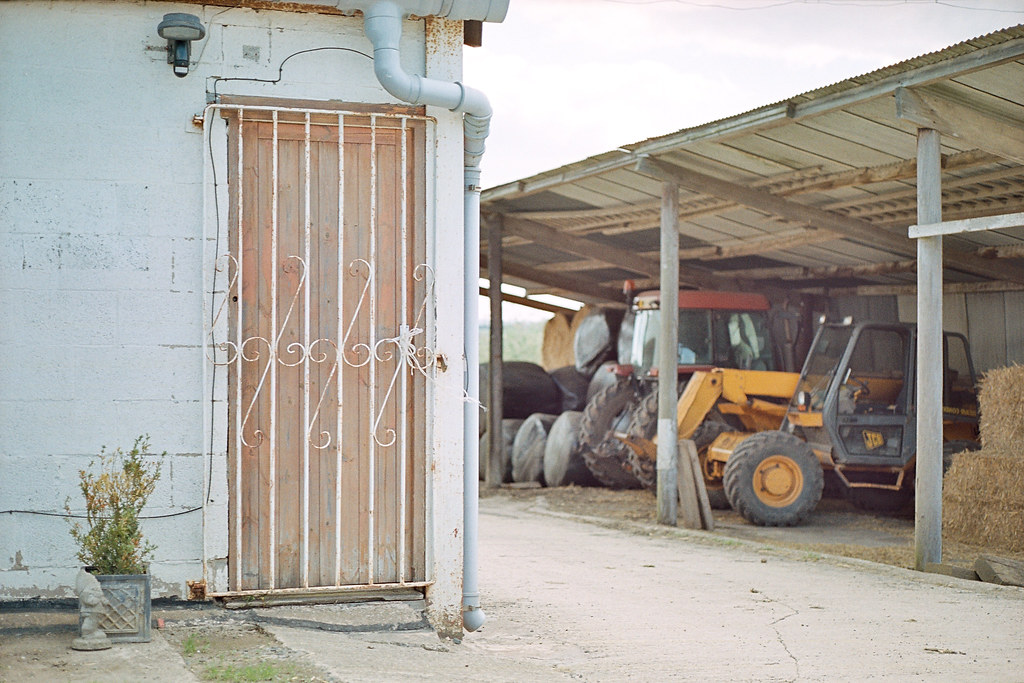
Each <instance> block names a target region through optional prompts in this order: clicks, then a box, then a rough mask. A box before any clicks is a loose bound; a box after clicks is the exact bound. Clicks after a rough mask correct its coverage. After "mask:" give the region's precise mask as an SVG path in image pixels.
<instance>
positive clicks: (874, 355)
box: [620, 321, 978, 526]
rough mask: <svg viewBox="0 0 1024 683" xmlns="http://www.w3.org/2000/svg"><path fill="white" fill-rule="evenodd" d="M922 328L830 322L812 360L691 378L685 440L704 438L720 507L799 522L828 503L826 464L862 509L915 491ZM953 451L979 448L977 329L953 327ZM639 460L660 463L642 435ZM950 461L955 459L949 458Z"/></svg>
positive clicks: (768, 520)
mask: <svg viewBox="0 0 1024 683" xmlns="http://www.w3.org/2000/svg"><path fill="white" fill-rule="evenodd" d="M916 349H917V328H916V326H914V325H910V324H906V323H879V322H865V323H860V324H857V325H853V324H852V323H851V322H850V321H844V322H843V323H823V324H822V325H821V327H820V328H819V329H818V332H817V334H816V335H815V338H814V342H813V343H812V346H811V350H810V352H809V353H808V356H807V360H806V361H805V363H804V367H803V371H802V372H801V373H800V374H799V375H797V374H795V373H785V372H764V371H755V370H732V369H713V370H709V371H703V372H696V373H694V375H693V377H691V378H690V380H689V382H688V383H687V385H686V388H685V389H684V391H683V394H682V396H681V397H680V398H679V403H678V406H677V420H678V432H679V438H680V439H693V441H694V443H695V444H696V445H697V449H698V454H699V457H700V463H701V468H702V470H703V474H704V481H705V484H706V486H707V489H708V497H709V499H710V500H711V503H712V506H714V507H724V506H725V505H726V504H728V505H730V506H732V508H733V509H734V510H736V511H737V512H739V513H740V514H741V515H743V517H744V518H746V519H747V520H748V521H750V522H752V523H754V524H758V525H762V526H790V525H793V524H797V523H799V522H800V521H801V520H802V519H803V518H804V517H806V516H807V515H808V514H809V513H810V512H811V511H812V510H813V509H814V508H815V506H816V505H817V504H818V501H819V500H820V499H821V494H822V490H823V487H824V476H823V469H824V470H827V471H831V472H834V473H835V475H836V477H837V478H838V480H839V482H840V483H841V485H842V486H843V487H844V489H845V491H846V493H847V495H848V497H849V498H850V499H851V501H852V502H853V503H854V504H855V505H857V506H859V507H862V508H867V509H875V510H886V509H890V510H891V509H895V508H898V507H900V506H901V505H902V504H904V503H906V502H907V500H909V498H910V497H911V496H913V480H914V477H913V472H914V465H915V462H916V446H917V443H916V442H917V434H916V430H915V426H916V415H915V406H914V392H913V385H914V383H913V378H914V377H915V367H916V359H917V353H916ZM943 359H944V373H943V379H944V382H943V386H944V389H943V401H942V403H943V415H944V418H943V438H944V440H945V442H946V443H945V445H944V457H945V458H946V459H951V458H952V455H953V454H954V453H958V452H961V451H964V450H972V449H976V448H977V435H978V407H977V397H976V392H975V386H976V380H975V374H974V366H973V363H972V362H971V357H970V350H969V347H968V345H967V339H966V338H965V337H964V336H963V335H960V334H954V333H949V332H947V333H944V335H943ZM620 438H621V439H622V440H623V441H625V442H626V443H627V445H629V446H630V449H631V454H630V457H631V466H632V467H634V468H653V467H654V462H655V459H656V453H657V447H656V445H655V444H654V443H653V442H652V441H650V440H646V439H643V438H639V437H638V436H637V435H629V434H623V435H620ZM946 465H947V466H948V462H947V463H946Z"/></svg>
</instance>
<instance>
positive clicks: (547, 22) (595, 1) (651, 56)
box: [465, 0, 1024, 187]
mask: <svg viewBox="0 0 1024 683" xmlns="http://www.w3.org/2000/svg"><path fill="white" fill-rule="evenodd" d="M1020 23H1024V0H941V1H940V2H937V1H935V0H906V1H904V0H898V1H893V0H818V1H816V0H807V1H804V0H789V1H787V0H653V1H651V0H511V3H510V7H509V11H508V17H507V18H506V19H505V21H504V22H503V23H501V24H486V25H485V26H484V46H483V47H481V48H467V49H466V51H465V82H466V83H467V85H470V86H473V87H476V88H479V89H481V90H483V91H484V92H485V93H486V94H487V96H488V97H489V98H490V100H491V103H492V105H493V106H494V112H495V113H494V119H493V123H492V129H491V137H490V138H489V139H488V141H487V154H486V155H485V156H484V160H483V173H484V177H483V184H484V187H493V186H495V185H500V184H503V183H506V182H509V181H513V180H518V179H520V178H524V177H528V176H530V175H533V174H535V173H539V172H541V171H546V170H549V169H552V168H557V167H558V166H562V165H564V164H568V163H572V162H574V161H578V160H580V159H583V158H586V157H588V156H591V155H594V154H599V153H601V152H607V151H609V150H612V149H614V148H616V147H618V146H620V145H624V144H629V143H633V142H639V141H641V140H644V139H647V138H649V137H654V136H658V135H664V134H666V133H671V132H673V131H676V130H679V129H681V128H687V127H690V126H695V125H699V124H702V123H707V122H710V121H714V120H717V119H720V118H724V117H728V116H733V115H735V114H740V113H743V112H745V111H748V110H750V109H755V108H757V107H760V106H763V105H766V104H771V103H774V102H778V101H780V100H784V99H787V98H789V97H791V96H793V95H797V94H800V93H803V92H806V91H808V90H813V89H815V88H818V87H821V86H825V85H829V84H831V83H834V82H836V81H840V80H843V79H846V78H849V77H851V76H856V75H859V74H863V73H867V72H869V71H873V70H875V69H878V68H881V67H884V66H888V65H891V64H894V63H896V62H899V61H902V60H904V59H908V58H911V57H916V56H918V55H921V54H925V53H928V52H933V51H935V50H940V49H942V48H945V47H948V46H950V45H952V44H954V43H958V42H960V41H962V40H965V39H968V38H973V37H976V36H979V35H983V34H985V33H990V32H992V31H995V30H998V29H1001V28H1006V27H1007V26H1014V25H1017V24H1020Z"/></svg>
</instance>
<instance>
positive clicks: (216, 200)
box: [199, 10, 373, 503]
mask: <svg viewBox="0 0 1024 683" xmlns="http://www.w3.org/2000/svg"><path fill="white" fill-rule="evenodd" d="M226 11H228V10H224V11H223V12H219V13H218V14H215V15H214V17H213V18H216V17H218V16H220V15H221V14H223V13H224V12H226ZM209 40H210V39H209V37H207V39H206V42H204V43H203V48H202V51H201V52H200V53H199V59H202V56H203V51H205V50H206V45H207V43H209ZM327 50H337V51H339V52H354V53H355V54H357V55H361V56H363V57H366V58H367V59H370V60H372V59H373V57H372V56H371V55H368V54H366V53H365V52H360V51H359V50H355V49H353V48H348V47H334V46H329V47H314V48H309V49H307V50H299V51H297V52H293V53H291V54H290V55H288V56H287V57H285V58H284V59H283V60H281V63H280V64H278V66H277V78H245V77H228V78H224V77H221V76H216V77H214V81H213V98H214V101H217V99H218V98H219V97H220V94H219V93H218V92H217V86H218V85H219V84H220V82H221V81H247V82H252V83H271V84H275V83H279V82H281V79H282V78H283V77H284V65H285V64H286V63H287V62H288V60H289V59H291V58H292V57H296V56H298V55H302V54H307V53H310V52H323V51H327ZM224 125H225V126H227V125H228V124H227V121H225V122H224ZM206 143H207V152H208V154H209V156H210V172H211V175H212V177H213V213H214V221H215V222H216V224H217V233H216V236H215V238H214V254H218V255H219V254H220V244H221V220H220V197H219V195H218V193H217V190H218V187H219V183H218V181H217V160H216V157H215V156H214V153H213V136H212V135H210V136H208V137H207V140H206ZM218 272H219V271H218V269H216V268H214V271H213V281H212V283H211V284H212V286H211V294H210V295H211V296H215V295H216V292H217V273H218ZM215 311H216V306H211V307H210V329H211V330H212V329H213V323H214V316H215V315H216V313H215ZM216 402H217V368H216V366H214V369H213V377H212V379H211V382H210V424H211V425H212V424H214V422H215V417H216V415H215V409H216ZM213 451H214V434H213V430H212V429H211V430H210V443H209V454H210V458H209V466H208V469H207V477H206V481H207V484H206V502H207V503H212V502H213V498H212V492H213Z"/></svg>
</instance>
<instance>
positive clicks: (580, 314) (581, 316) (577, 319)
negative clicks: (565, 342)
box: [569, 304, 597, 363]
mask: <svg viewBox="0 0 1024 683" xmlns="http://www.w3.org/2000/svg"><path fill="white" fill-rule="evenodd" d="M595 308H597V307H596V306H591V305H590V304H587V305H586V306H584V307H583V308H581V309H580V310H578V311H576V312H575V313H573V315H572V322H570V323H569V333H570V337H569V338H570V340H572V339H575V338H576V330H578V329H580V325H582V324H583V321H584V320H585V319H586V318H588V317H590V316H591V315H592V314H593V313H594V309H595ZM569 343H570V344H571V343H572V341H570V342H569ZM572 360H573V362H574V363H575V362H576V358H575V357H573V359H572Z"/></svg>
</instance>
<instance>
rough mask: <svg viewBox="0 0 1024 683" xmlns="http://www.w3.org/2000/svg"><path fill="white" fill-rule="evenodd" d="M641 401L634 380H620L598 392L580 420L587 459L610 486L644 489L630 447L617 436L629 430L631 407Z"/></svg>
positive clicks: (584, 456)
mask: <svg viewBox="0 0 1024 683" xmlns="http://www.w3.org/2000/svg"><path fill="white" fill-rule="evenodd" d="M639 400H640V397H638V396H637V393H636V391H635V390H634V388H633V386H632V383H631V382H628V381H619V382H616V383H615V384H612V385H609V386H607V387H605V388H604V389H602V390H601V391H599V392H597V393H596V394H595V395H594V398H593V399H591V400H590V401H589V402H588V403H587V407H586V408H585V409H584V411H583V419H582V420H580V445H581V450H582V452H583V459H584V461H585V462H586V463H587V468H588V469H589V470H590V471H591V473H592V474H593V475H594V476H595V477H596V478H597V480H598V481H599V482H601V483H602V484H604V485H605V486H608V487H610V488H614V489H635V488H640V482H639V481H638V480H637V478H636V477H635V476H633V474H632V472H631V471H630V470H629V453H630V449H629V447H628V446H626V444H624V443H622V442H621V441H619V440H618V439H616V438H615V437H614V436H613V434H614V433H615V432H617V431H624V430H625V428H626V426H627V425H628V424H629V422H628V420H629V413H630V409H631V408H632V407H633V406H634V405H636V403H637V402H638V401H639Z"/></svg>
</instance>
